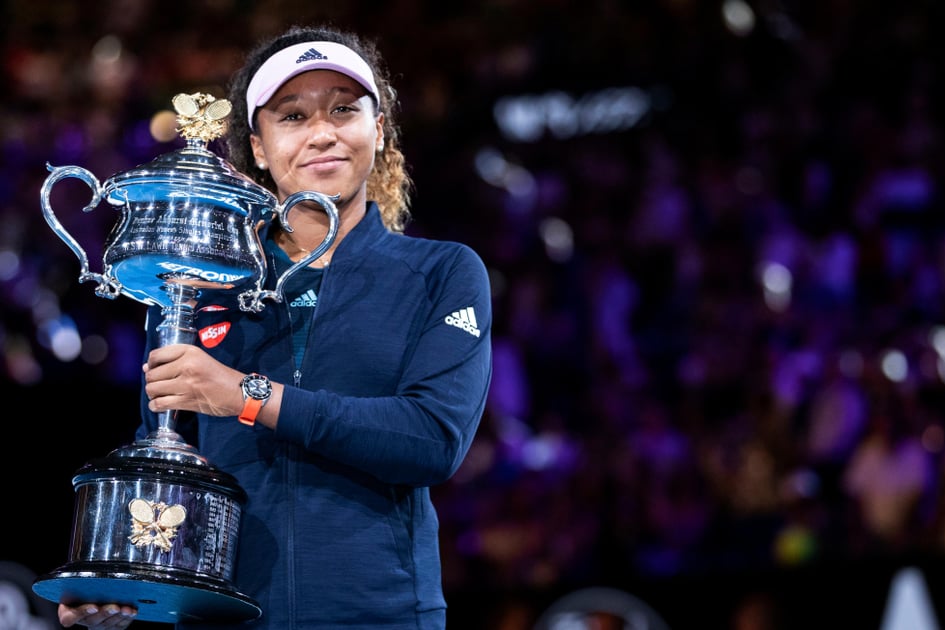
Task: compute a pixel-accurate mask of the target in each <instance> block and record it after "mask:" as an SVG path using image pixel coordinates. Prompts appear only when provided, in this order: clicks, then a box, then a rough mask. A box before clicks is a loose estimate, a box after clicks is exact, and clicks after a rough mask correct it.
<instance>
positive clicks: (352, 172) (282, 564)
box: [59, 27, 492, 630]
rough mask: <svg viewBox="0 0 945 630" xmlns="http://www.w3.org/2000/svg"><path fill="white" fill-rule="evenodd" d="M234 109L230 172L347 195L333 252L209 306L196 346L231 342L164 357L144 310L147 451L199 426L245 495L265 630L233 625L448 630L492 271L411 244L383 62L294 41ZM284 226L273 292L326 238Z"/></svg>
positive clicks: (321, 37) (267, 240) (284, 189)
mask: <svg viewBox="0 0 945 630" xmlns="http://www.w3.org/2000/svg"><path fill="white" fill-rule="evenodd" d="M229 100H230V101H231V103H232V105H233V113H232V114H231V118H230V121H229V130H228V138H227V143H228V149H229V156H228V157H229V160H230V162H231V163H232V164H233V165H234V166H235V167H236V168H238V169H239V170H241V171H243V172H245V173H247V174H249V175H250V176H251V177H253V178H254V179H255V180H256V181H257V182H259V183H260V184H262V185H264V186H267V187H268V188H270V189H271V190H272V191H273V192H274V193H275V194H276V195H277V197H278V198H279V199H280V200H283V199H285V198H286V197H287V196H289V195H290V194H292V193H295V192H298V191H303V190H314V191H318V192H321V193H324V194H326V195H338V198H337V201H336V202H335V205H336V207H337V209H338V214H339V222H338V232H337V236H336V238H335V240H334V242H333V244H332V246H331V247H330V248H329V249H328V250H327V251H326V252H325V254H324V255H322V256H321V257H320V258H319V259H318V260H316V261H315V262H313V263H312V264H311V265H310V266H308V267H305V268H303V269H302V270H301V271H300V272H298V273H295V274H293V275H292V276H291V280H289V281H288V282H286V286H285V287H284V289H285V296H284V299H282V300H281V302H279V303H273V302H268V303H267V305H266V307H265V308H263V309H262V311H261V312H259V313H247V312H244V311H241V310H240V309H239V308H238V307H237V304H236V302H237V300H236V298H235V297H233V296H224V297H222V298H221V297H219V296H214V297H213V302H212V304H207V305H203V304H202V305H201V308H199V309H198V312H197V316H196V320H197V321H196V325H195V327H196V328H197V330H198V331H204V330H214V331H216V333H215V334H214V335H208V336H207V338H206V339H203V338H202V336H201V335H200V334H199V333H198V337H201V338H200V339H198V342H197V343H195V344H193V345H181V344H176V345H169V346H165V347H159V341H158V334H157V331H156V326H157V323H159V322H160V320H161V317H160V312H159V311H158V310H156V309H155V308H152V309H151V310H150V311H149V317H148V327H147V328H148V350H149V352H148V353H147V360H146V364H145V365H144V373H143V393H142V413H143V417H144V422H143V424H142V425H141V427H140V428H139V430H138V434H137V437H138V438H139V439H142V438H144V437H146V436H147V435H149V434H150V433H151V432H152V431H154V430H155V429H156V428H157V418H158V414H160V412H163V411H166V410H180V411H181V412H182V413H181V414H180V419H181V420H180V421H181V422H182V423H183V421H184V420H185V419H187V418H188V414H187V413H186V412H194V413H193V414H192V415H193V416H194V417H195V420H196V422H195V423H194V424H195V426H196V431H197V433H196V436H195V439H196V446H197V448H198V450H199V451H200V453H201V455H203V456H204V457H206V458H207V460H208V461H209V462H211V463H212V464H213V465H214V466H215V467H217V468H219V469H221V470H223V471H225V472H228V473H230V474H232V475H234V476H235V477H236V479H237V481H238V482H239V484H240V486H241V487H242V488H243V489H244V490H246V492H247V494H248V500H247V502H246V504H245V506H244V509H243V514H242V520H241V526H240V542H239V553H238V558H237V563H236V569H235V576H234V584H235V586H236V587H237V588H238V589H239V590H240V591H241V592H243V593H245V594H247V595H248V596H250V597H251V598H253V599H254V600H256V601H257V602H258V603H259V604H260V606H261V608H262V611H263V612H262V616H261V617H260V618H259V619H258V620H255V621H252V622H250V623H248V624H241V625H240V627H245V628H278V629H280V630H284V629H290V628H306V629H309V628H352V629H354V628H365V629H366V628H444V627H445V624H446V604H445V601H444V598H443V594H442V588H441V579H440V560H439V552H438V544H439V543H438V532H437V528H438V525H437V517H436V514H435V511H434V508H433V506H432V503H431V500H430V493H429V487H430V486H432V485H434V484H438V483H442V482H443V481H445V480H447V479H449V478H450V476H451V475H452V474H453V473H454V472H455V471H456V470H457V468H458V467H459V466H460V464H461V462H462V460H463V457H464V456H465V454H466V452H467V449H468V448H469V445H470V443H471V442H472V439H473V437H474V434H475V432H476V429H477V427H478V424H479V420H480V417H481V415H482V412H483V409H484V406H485V400H486V393H487V389H488V385H489V379H490V377H491V349H490V328H491V320H492V314H491V307H490V291H489V284H488V278H487V274H486V270H485V267H484V265H483V264H482V261H481V260H480V259H479V257H478V256H477V255H476V254H475V253H474V252H473V251H472V250H471V249H469V248H468V247H466V246H464V245H461V244H457V243H449V242H438V241H432V240H426V239H419V238H413V237H408V236H406V235H404V234H403V233H402V232H403V230H404V226H405V224H406V222H407V220H408V218H409V211H408V193H409V187H410V180H409V178H408V176H407V174H406V173H405V170H404V159H403V155H402V153H401V151H400V149H399V138H398V128H397V126H396V124H395V121H394V110H395V106H396V93H395V91H394V90H393V88H392V87H391V85H390V83H389V79H388V76H387V73H386V70H385V67H384V65H383V63H382V61H381V59H380V57H379V55H378V53H377V51H376V49H375V48H374V47H373V45H371V44H370V43H369V42H365V41H362V40H360V39H359V38H358V37H356V36H355V35H352V34H349V33H344V32H339V31H336V30H333V29H326V28H317V29H310V28H299V27H293V28H292V29H290V30H288V31H287V32H286V33H284V34H283V35H281V36H279V37H276V38H275V39H273V40H271V41H269V42H266V43H263V44H261V45H259V46H258V47H257V48H256V49H255V50H254V51H252V52H251V53H250V55H249V56H248V58H247V62H246V64H245V66H244V67H243V68H242V69H241V70H239V71H238V72H237V73H236V75H235V76H234V80H233V83H232V86H231V88H230V94H229ZM291 225H292V228H293V231H292V232H288V231H286V230H284V229H282V228H281V227H280V226H279V225H277V224H273V225H263V226H261V229H260V239H261V241H262V242H263V243H264V249H265V252H266V257H267V264H268V270H269V273H268V274H267V283H268V285H269V286H270V288H271V287H272V286H274V284H275V281H276V279H277V278H279V277H280V276H281V275H282V273H284V271H285V270H286V269H287V268H289V267H290V266H291V265H292V264H293V263H294V262H295V261H298V260H301V259H303V258H305V257H307V256H308V255H309V253H310V252H311V251H312V250H313V249H315V248H316V247H317V246H318V245H319V244H320V243H322V242H323V241H324V239H325V238H326V234H327V233H328V217H327V215H326V213H325V212H324V210H323V209H322V208H321V207H319V206H317V205H315V204H313V205H312V206H311V207H305V208H302V207H301V206H295V207H294V208H293V209H292V211H291ZM206 306H211V307H212V308H206ZM220 331H225V332H223V333H222V334H220ZM254 375H256V376H254ZM247 377H249V379H250V380H251V381H252V383H249V384H248V385H247V386H246V387H244V386H243V385H242V383H243V382H244V380H246V378H247ZM264 377H265V378H264ZM254 396H258V397H259V399H257V398H254ZM238 420H239V421H238ZM187 424H188V426H189V424H190V422H189V420H187ZM182 426H183V424H182ZM180 430H181V431H182V432H183V430H184V429H182V428H181V429H180ZM134 612H135V611H134V609H133V608H130V607H128V606H120V605H117V604H104V605H103V604H99V605H97V606H96V605H92V604H88V605H80V606H74V607H69V606H64V605H61V606H60V608H59V618H60V621H61V623H62V624H63V626H66V627H69V626H72V625H74V624H80V625H86V626H89V627H112V628H123V627H125V626H127V625H128V624H129V623H130V622H131V620H132V619H133V615H134ZM184 626H185V624H181V627H184ZM187 627H196V626H192V625H188V626H187ZM209 627H219V626H209Z"/></svg>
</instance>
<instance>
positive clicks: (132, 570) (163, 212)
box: [33, 93, 338, 623]
mask: <svg viewBox="0 0 945 630" xmlns="http://www.w3.org/2000/svg"><path fill="white" fill-rule="evenodd" d="M172 103H173V105H174V109H175V111H176V112H177V125H178V127H177V131H178V133H179V134H180V135H181V137H183V138H184V139H185V140H186V145H185V146H184V147H182V148H180V149H178V150H176V151H172V152H170V153H165V154H163V155H160V156H158V157H157V158H155V159H154V160H152V161H151V162H148V163H147V164H144V165H142V166H139V167H137V168H134V169H131V170H129V171H124V172H121V173H117V174H115V175H113V176H112V177H110V178H109V179H107V180H106V181H105V182H104V183H103V184H102V183H99V180H98V179H97V178H96V177H95V175H93V174H92V173H91V172H89V171H88V170H86V169H85V168H82V167H80V166H59V167H54V166H51V165H47V169H48V170H49V171H50V174H49V176H48V177H47V178H46V181H45V182H44V184H43V188H42V191H41V195H40V202H41V206H42V210H43V215H44V217H45V218H46V222H47V223H48V224H49V226H50V227H51V228H52V230H53V232H54V233H55V234H56V235H57V236H58V237H59V238H60V239H62V241H63V242H65V243H66V245H68V246H69V248H70V249H71V250H72V251H73V253H74V254H75V255H76V257H77V258H78V259H79V264H80V272H79V282H87V281H94V282H97V283H98V284H97V287H96V289H95V293H96V294H97V295H98V296H100V297H104V298H108V299H115V298H117V297H118V296H125V297H130V298H132V299H134V300H137V301H139V302H142V303H145V304H148V305H151V306H159V307H160V311H161V321H160V322H159V324H158V326H157V332H158V335H159V345H161V346H166V345H170V344H176V343H194V342H195V341H196V330H195V328H194V314H195V313H196V311H197V309H198V308H200V307H201V306H202V305H204V304H209V303H211V302H209V300H214V299H215V296H218V295H221V294H232V295H235V296H236V297H237V298H238V300H237V301H238V304H239V308H240V310H243V311H247V312H259V311H261V310H262V309H263V308H264V307H265V301H266V300H272V301H276V302H280V301H282V299H283V295H282V286H283V284H284V283H285V282H286V280H287V279H288V278H289V277H290V276H291V275H293V274H294V273H296V272H297V271H299V270H300V269H302V268H304V267H306V266H308V265H309V264H310V263H312V262H314V261H315V260H316V259H318V257H319V256H321V255H322V254H323V253H325V252H326V251H327V250H328V248H329V247H331V244H332V243H333V241H334V239H335V236H336V234H337V230H338V212H337V209H336V208H335V205H334V201H335V199H337V197H328V196H326V195H324V194H322V193H318V192H314V191H302V192H298V193H295V194H293V195H290V196H289V197H287V198H286V199H285V200H284V201H283V202H282V203H280V202H279V201H278V199H277V198H276V197H275V195H273V194H272V193H271V192H270V191H269V190H267V189H266V188H264V187H262V186H259V185H258V184H256V183H255V182H254V181H252V180H251V179H250V178H249V177H247V176H246V175H244V174H243V173H240V172H239V171H237V170H236V169H235V168H234V167H233V166H232V165H230V164H229V163H228V162H226V161H225V160H224V159H222V158H221V157H219V156H218V155H216V154H215V153H213V152H212V151H210V150H209V149H208V148H207V145H208V143H210V142H212V141H213V140H215V139H217V138H220V137H222V135H223V134H224V133H225V131H226V123H227V118H228V116H229V114H230V111H231V109H232V107H231V104H230V102H229V101H227V100H225V99H216V98H214V97H213V96H211V95H209V94H203V93H194V94H178V95H176V96H175V97H174V98H173V99H172ZM67 178H76V179H79V180H81V181H83V182H85V183H86V184H87V185H88V186H89V188H90V189H91V191H92V198H91V200H90V201H89V203H88V204H87V205H86V206H85V207H84V208H82V210H83V211H84V212H91V211H92V210H94V209H95V208H96V207H97V206H99V204H100V203H101V202H102V201H103V200H104V201H105V202H106V204H107V205H109V206H112V207H113V208H114V209H116V210H117V211H118V212H119V213H120V216H119V218H118V220H117V222H116V223H115V225H114V226H113V228H112V229H111V232H110V233H109V235H108V238H107V239H106V242H105V247H104V250H105V251H104V255H103V258H102V266H101V269H102V271H101V272H94V271H91V269H90V265H89V258H88V255H87V254H86V252H85V250H84V249H83V248H82V246H81V244H80V243H79V242H78V241H77V240H76V239H75V238H73V236H72V235H71V234H70V233H69V232H68V231H67V230H66V229H65V228H64V227H63V226H62V224H61V223H60V222H59V220H58V218H57V216H56V214H55V212H54V211H53V209H52V204H51V195H52V190H53V187H54V186H55V185H56V184H57V183H58V182H59V181H61V180H63V179H67ZM303 201H306V202H314V203H316V204H318V205H319V206H320V207H321V208H322V209H323V210H324V211H325V213H326V214H327V215H328V217H329V230H328V234H327V235H326V237H325V239H324V241H323V242H322V243H321V244H320V245H319V246H318V247H316V248H315V249H313V250H312V252H311V253H310V254H309V255H308V256H307V257H305V258H304V259H302V260H300V261H299V262H297V263H295V264H294V265H293V266H292V267H290V268H289V269H288V270H286V271H285V272H284V273H283V274H282V275H281V276H280V277H279V278H277V280H276V282H275V283H274V288H273V289H265V288H264V283H265V280H266V272H267V268H266V263H265V257H264V254H263V249H262V244H261V242H260V240H259V236H258V230H259V228H260V227H261V226H264V225H266V224H268V223H269V222H271V221H279V222H280V223H281V224H282V227H283V229H286V230H288V231H292V228H291V225H290V223H289V221H288V216H289V213H290V211H291V209H292V208H293V207H294V206H295V205H296V204H298V203H301V202H303ZM176 424H177V414H176V412H175V411H167V412H164V413H161V414H159V415H158V418H157V427H156V429H155V430H154V431H153V432H151V433H150V434H149V435H148V436H147V437H145V438H142V439H139V440H136V441H135V442H133V443H131V444H129V445H126V446H123V447H120V448H118V449H115V450H113V451H112V452H111V453H109V454H108V455H107V456H106V457H104V458H100V459H96V460H92V461H90V462H89V463H87V464H85V465H84V466H83V467H82V468H80V469H79V470H78V471H77V472H76V473H75V476H74V477H73V479H72V483H73V487H74V488H75V492H76V498H75V506H74V513H73V531H72V540H71V542H70V545H69V561H68V562H67V563H66V564H65V565H63V566H61V567H59V568H58V569H57V570H55V571H53V572H51V573H48V574H46V575H41V576H39V577H38V578H37V579H36V580H35V582H34V583H33V591H34V592H35V593H37V594H38V595H40V596H41V597H44V598H45V599H48V600H51V601H54V602H64V603H70V604H79V603H85V602H95V603H119V604H128V605H131V606H135V607H136V608H137V609H138V615H137V619H139V620H142V621H155V622H164V623H176V622H179V621H192V622H200V621H213V622H236V621H245V620H249V619H255V618H256V617H258V616H259V615H260V614H261V612H262V611H261V608H260V607H259V604H258V603H257V602H255V601H253V599H252V598H250V597H249V596H247V595H245V594H243V593H241V592H240V591H238V590H237V589H236V587H235V585H234V584H233V583H232V577H233V573H234V569H235V566H234V565H235V561H236V549H237V540H238V535H239V524H240V516H241V511H242V506H243V504H244V503H245V501H246V493H245V491H244V490H243V489H242V488H241V487H240V486H239V485H238V483H237V481H236V479H235V478H234V477H233V476H232V475H230V474H228V473H226V472H223V471H221V470H219V469H217V468H215V467H214V466H213V465H212V464H211V463H210V462H208V461H207V460H206V458H204V457H203V456H202V455H200V453H199V452H198V451H197V449H196V448H195V447H193V446H191V445H190V444H188V443H187V442H186V441H185V440H184V439H183V438H182V436H181V435H179V434H178V433H177V431H176Z"/></svg>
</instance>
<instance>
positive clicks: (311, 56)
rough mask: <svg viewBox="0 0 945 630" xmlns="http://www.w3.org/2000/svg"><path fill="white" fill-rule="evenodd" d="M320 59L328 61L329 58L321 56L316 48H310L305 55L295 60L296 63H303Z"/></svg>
mask: <svg viewBox="0 0 945 630" xmlns="http://www.w3.org/2000/svg"><path fill="white" fill-rule="evenodd" d="M320 59H328V57H326V56H325V55H323V54H321V53H320V52H318V51H317V50H315V49H314V48H309V49H308V50H306V51H305V52H304V53H302V54H301V55H299V58H298V59H296V60H295V63H302V62H303V61H318V60H320Z"/></svg>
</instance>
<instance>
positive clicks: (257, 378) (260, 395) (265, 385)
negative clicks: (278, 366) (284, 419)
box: [239, 372, 272, 426]
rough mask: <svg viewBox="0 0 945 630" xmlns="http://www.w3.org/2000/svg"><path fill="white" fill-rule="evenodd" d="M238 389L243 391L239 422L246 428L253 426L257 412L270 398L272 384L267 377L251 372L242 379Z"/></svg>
mask: <svg viewBox="0 0 945 630" xmlns="http://www.w3.org/2000/svg"><path fill="white" fill-rule="evenodd" d="M240 388H241V389H242V390H243V410H242V411H241V412H240V415H239V421H240V422H242V423H243V424H245V425H247V426H253V425H254V424H256V416H258V415H259V410H260V409H262V408H263V406H264V405H265V404H266V403H267V402H269V397H270V396H272V383H271V382H270V381H269V377H268V376H263V375H262V374H257V373H255V372H253V373H251V374H247V375H246V376H244V377H243V380H242V381H240Z"/></svg>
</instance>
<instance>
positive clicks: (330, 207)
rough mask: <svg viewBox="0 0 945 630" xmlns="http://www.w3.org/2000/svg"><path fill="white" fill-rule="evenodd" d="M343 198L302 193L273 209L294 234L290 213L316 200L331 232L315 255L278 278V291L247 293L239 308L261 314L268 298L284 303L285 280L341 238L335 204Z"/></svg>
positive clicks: (291, 196)
mask: <svg viewBox="0 0 945 630" xmlns="http://www.w3.org/2000/svg"><path fill="white" fill-rule="evenodd" d="M340 197H341V195H332V196H328V195H325V194H322V193H319V192H315V191H312V190H303V191H301V192H297V193H294V194H291V195H289V196H288V197H286V199H285V201H284V202H283V203H281V204H279V205H278V206H276V207H275V208H274V209H273V212H274V214H275V215H276V216H277V217H279V222H280V223H281V224H282V227H283V229H284V230H285V231H286V232H292V231H293V230H292V226H291V225H289V221H288V217H289V211H290V210H291V209H292V208H293V207H295V205H296V204H298V203H300V202H302V201H314V202H315V203H317V204H318V205H320V206H321V207H322V210H324V211H325V214H327V215H328V233H327V234H326V235H325V239H324V240H323V241H322V242H321V243H320V244H319V246H318V247H316V248H315V249H313V250H312V252H311V253H310V254H309V255H308V256H306V257H305V258H303V259H302V260H300V261H298V262H297V263H295V264H294V265H292V266H291V267H289V268H288V269H286V270H285V273H283V274H282V275H281V276H279V279H278V280H277V281H276V288H275V289H274V290H272V291H257V292H256V293H255V295H254V292H253V291H247V292H245V293H241V294H240V296H239V298H240V308H241V309H242V310H244V311H253V312H255V313H258V312H259V311H261V310H262V308H263V304H262V300H264V299H266V298H271V299H273V300H275V301H276V302H281V301H282V287H283V285H285V283H286V281H287V280H288V279H289V278H290V277H291V276H292V275H293V274H294V273H296V272H297V271H298V270H299V269H302V268H303V267H307V266H308V265H309V264H311V263H313V262H315V261H316V260H318V258H319V257H320V256H321V255H322V254H324V253H325V252H326V251H328V248H330V247H331V245H332V243H334V242H335V237H336V236H337V235H338V209H337V208H336V207H335V202H336V201H337V200H338V199H339V198H340Z"/></svg>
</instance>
